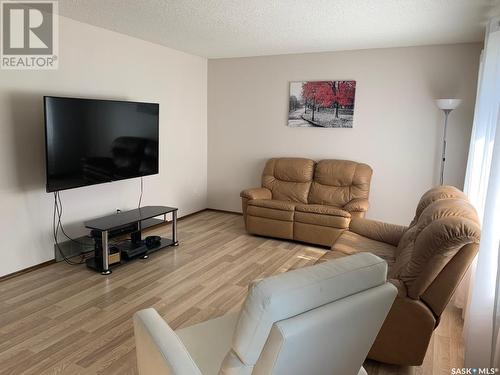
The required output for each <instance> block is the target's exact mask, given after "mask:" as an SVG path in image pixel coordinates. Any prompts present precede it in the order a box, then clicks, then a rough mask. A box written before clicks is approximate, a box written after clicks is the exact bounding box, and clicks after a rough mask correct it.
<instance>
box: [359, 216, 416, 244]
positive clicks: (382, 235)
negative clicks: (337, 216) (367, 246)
mask: <svg viewBox="0 0 500 375" xmlns="http://www.w3.org/2000/svg"><path fill="white" fill-rule="evenodd" d="M407 229H408V227H406V226H404V225H397V224H389V223H383V222H381V221H377V220H370V219H364V218H353V219H352V220H351V223H350V224H349V230H350V231H351V232H354V233H357V234H359V235H361V236H364V237H368V238H370V239H372V240H375V241H380V242H385V243H388V244H390V245H393V246H398V243H399V240H400V239H401V237H402V236H403V234H404V232H406V230H407Z"/></svg>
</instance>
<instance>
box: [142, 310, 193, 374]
mask: <svg viewBox="0 0 500 375" xmlns="http://www.w3.org/2000/svg"><path fill="white" fill-rule="evenodd" d="M134 335H135V345H136V348H137V368H138V370H139V374H140V375H201V371H200V369H199V368H198V366H197V365H196V363H195V362H194V361H193V358H192V357H191V355H190V354H189V352H188V351H187V349H186V347H185V346H184V344H183V343H182V341H181V340H180V339H179V337H178V336H177V334H176V333H175V332H174V331H173V330H172V329H171V328H170V327H169V326H168V324H167V323H166V322H165V321H164V320H163V318H162V317H161V316H160V315H159V314H158V313H157V312H156V310H154V309H152V308H149V309H145V310H141V311H138V312H137V313H135V315H134Z"/></svg>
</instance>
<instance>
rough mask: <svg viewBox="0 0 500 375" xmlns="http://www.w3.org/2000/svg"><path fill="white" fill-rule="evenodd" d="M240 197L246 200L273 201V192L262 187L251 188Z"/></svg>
mask: <svg viewBox="0 0 500 375" xmlns="http://www.w3.org/2000/svg"><path fill="white" fill-rule="evenodd" d="M240 197H242V198H246V199H271V198H272V193H271V190H269V189H266V188H263V187H260V188H251V189H245V190H243V191H242V192H241V193H240Z"/></svg>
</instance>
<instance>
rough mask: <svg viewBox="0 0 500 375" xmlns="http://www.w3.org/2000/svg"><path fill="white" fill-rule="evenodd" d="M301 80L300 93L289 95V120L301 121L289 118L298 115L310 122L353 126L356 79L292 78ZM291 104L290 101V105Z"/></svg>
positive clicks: (324, 125) (298, 122)
mask: <svg viewBox="0 0 500 375" xmlns="http://www.w3.org/2000/svg"><path fill="white" fill-rule="evenodd" d="M294 84H301V85H302V87H301V90H300V91H297V89H298V88H297V89H295V91H296V92H297V93H299V95H292V94H291V96H290V103H291V104H290V114H289V123H290V122H291V123H292V124H297V125H291V126H308V125H302V124H301V123H300V121H291V120H295V119H297V117H298V116H299V109H300V108H302V107H303V108H302V112H301V114H300V118H301V120H305V121H307V122H309V123H310V124H311V125H310V126H323V127H352V114H353V110H354V96H355V93H356V81H309V82H292V84H291V89H292V85H294ZM292 104H293V105H292Z"/></svg>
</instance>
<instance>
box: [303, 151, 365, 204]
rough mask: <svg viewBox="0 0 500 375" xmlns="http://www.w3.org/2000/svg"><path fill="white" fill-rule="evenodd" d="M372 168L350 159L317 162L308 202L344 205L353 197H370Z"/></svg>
mask: <svg viewBox="0 0 500 375" xmlns="http://www.w3.org/2000/svg"><path fill="white" fill-rule="evenodd" d="M371 177H372V169H371V168H370V167H369V166H368V165H366V164H362V163H356V162H354V161H349V160H321V161H319V162H318V163H317V164H316V168H315V171H314V180H313V182H312V185H311V190H310V191H309V197H308V203H311V204H325V205H329V206H336V207H342V206H344V205H345V204H347V203H348V202H350V201H351V200H353V199H358V198H360V199H368V195H369V192H370V181H371Z"/></svg>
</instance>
